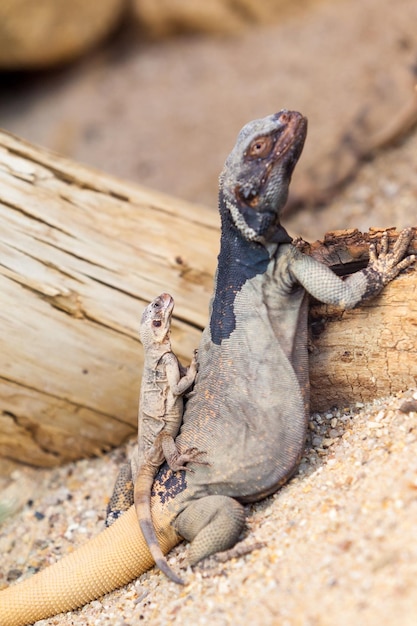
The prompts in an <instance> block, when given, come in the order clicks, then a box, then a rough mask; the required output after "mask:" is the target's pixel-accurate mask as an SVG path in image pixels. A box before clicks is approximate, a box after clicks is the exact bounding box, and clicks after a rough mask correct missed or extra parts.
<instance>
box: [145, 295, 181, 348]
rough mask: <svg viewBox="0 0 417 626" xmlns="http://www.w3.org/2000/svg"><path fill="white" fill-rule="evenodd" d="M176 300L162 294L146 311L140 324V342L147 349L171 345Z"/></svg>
mask: <svg viewBox="0 0 417 626" xmlns="http://www.w3.org/2000/svg"><path fill="white" fill-rule="evenodd" d="M173 309H174V299H173V297H172V296H170V295H169V294H168V293H161V295H160V296H158V297H157V298H155V300H153V301H152V302H151V303H150V304H148V306H147V307H146V309H145V310H144V312H143V314H142V319H141V322H140V340H141V342H142V343H143V345H144V346H145V347H146V346H148V345H150V344H151V343H152V344H161V345H162V344H166V343H169V333H170V330H171V317H172V311H173Z"/></svg>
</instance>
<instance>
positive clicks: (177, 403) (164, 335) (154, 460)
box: [132, 293, 199, 585]
mask: <svg viewBox="0 0 417 626" xmlns="http://www.w3.org/2000/svg"><path fill="white" fill-rule="evenodd" d="M173 309H174V300H173V298H172V296H170V295H169V294H167V293H163V294H161V295H160V296H158V297H157V298H155V300H154V301H153V302H151V303H150V304H149V305H148V306H147V307H146V309H145V311H144V312H143V315H142V319H141V324H140V338H141V342H142V345H143V347H144V351H145V363H144V368H143V370H144V371H143V376H142V384H141V391H140V402H139V416H138V447H137V453H136V454H135V455H134V457H133V459H132V476H133V477H135V476H136V479H134V483H135V487H134V502H135V508H136V513H137V516H138V521H139V525H140V528H141V530H142V533H143V536H144V538H145V540H146V543H147V544H148V546H149V549H150V551H151V554H152V556H153V558H154V559H155V563H156V564H157V566H158V567H159V569H160V570H162V571H163V572H164V573H165V574H166V575H167V576H168V577H169V578H170V579H171V580H172V581H174V582H176V583H178V584H180V585H181V584H184V583H183V580H182V579H181V578H180V577H179V576H177V574H175V572H173V570H172V569H171V568H170V567H169V565H168V563H167V561H166V559H165V557H164V555H163V553H162V551H161V549H160V547H159V544H158V540H157V537H156V535H155V531H154V528H153V524H152V515H151V489H152V484H153V481H154V478H155V475H156V473H157V471H158V469H159V468H160V466H161V465H162V463H163V462H164V461H166V462H167V463H168V465H169V467H170V468H171V470H173V471H174V472H178V471H179V470H186V469H187V468H186V467H185V464H186V463H189V462H190V461H194V462H198V456H199V452H198V451H197V450H194V449H193V450H185V451H183V452H181V451H179V450H178V449H177V446H176V445H175V441H174V439H175V437H176V436H177V434H178V431H179V429H180V426H181V422H182V414H183V406H184V404H183V394H184V393H185V392H186V391H187V390H188V389H189V388H190V386H191V385H192V383H193V382H194V379H195V375H196V372H197V364H196V360H195V358H194V359H193V361H192V363H191V365H190V367H189V368H187V369H186V370H184V373H183V372H182V369H183V368H182V367H181V366H180V364H179V361H178V359H177V357H176V356H175V354H174V353H173V352H172V348H171V341H170V333H171V318H172V311H173Z"/></svg>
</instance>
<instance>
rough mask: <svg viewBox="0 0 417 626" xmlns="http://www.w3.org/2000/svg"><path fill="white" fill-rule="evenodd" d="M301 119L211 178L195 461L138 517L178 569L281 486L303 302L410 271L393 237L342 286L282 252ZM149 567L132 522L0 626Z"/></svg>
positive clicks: (236, 531) (82, 551) (277, 117)
mask: <svg viewBox="0 0 417 626" xmlns="http://www.w3.org/2000/svg"><path fill="white" fill-rule="evenodd" d="M306 131H307V121H306V119H305V118H304V117H303V116H302V115H301V114H300V113H297V112H293V111H287V110H283V111H280V112H279V113H276V114H274V115H270V116H268V117H265V118H263V119H260V120H255V121H253V122H250V123H249V124H247V125H246V126H245V127H244V128H243V129H242V131H241V132H240V134H239V135H238V138H237V142H236V145H235V147H234V149H233V150H232V152H231V154H230V155H229V157H228V158H227V160H226V163H225V166H224V169H223V172H222V174H221V176H220V190H219V208H220V214H221V221H222V229H221V246H220V253H219V258H218V268H217V273H216V279H215V286H214V294H213V298H212V301H211V306H210V321H209V324H208V326H207V328H206V329H205V330H204V332H203V336H202V339H201V343H200V347H199V350H198V360H199V373H198V376H197V379H196V383H195V386H194V390H193V394H191V396H190V398H189V400H188V402H187V406H186V409H185V412H184V416H183V425H182V427H181V431H180V434H179V436H178V437H177V440H176V443H177V445H178V446H179V448H180V449H188V448H197V449H200V450H204V451H205V453H206V456H205V460H206V461H207V462H208V464H207V465H196V467H195V470H194V472H193V473H191V472H187V473H186V472H184V471H181V472H175V473H174V472H172V470H170V469H169V467H168V466H167V464H164V465H163V466H162V468H161V469H160V470H159V472H158V474H157V476H156V478H155V483H154V488H153V496H152V516H153V522H154V524H155V530H156V533H157V537H158V541H159V544H160V546H161V548H162V550H163V552H164V553H166V552H167V551H169V550H170V549H171V548H172V547H173V546H174V545H175V544H176V543H178V542H179V541H180V540H181V538H185V539H187V540H189V541H191V545H190V549H189V562H190V563H191V564H194V563H197V562H198V561H199V560H200V559H203V558H204V557H205V556H208V555H209V554H213V553H215V552H216V551H220V550H226V549H228V548H230V547H232V546H233V545H234V544H235V542H236V541H237V539H238V537H239V535H240V532H241V530H242V528H243V526H244V520H245V514H244V508H243V504H244V503H246V502H255V501H257V500H260V499H262V498H264V497H265V496H267V495H269V494H271V493H274V492H275V491H276V490H277V489H278V488H279V487H280V486H281V485H282V484H283V483H284V482H285V481H287V480H288V478H289V477H290V476H291V475H292V474H293V472H294V470H295V468H296V467H297V464H298V462H299V459H300V456H301V453H302V450H303V447H304V441H305V435H306V427H307V418H308V396H309V383H308V356H307V304H308V293H310V294H312V295H313V296H314V297H315V298H316V299H318V300H321V301H323V302H328V303H332V304H335V305H339V306H343V307H345V308H351V307H354V306H356V305H358V304H360V303H361V302H363V301H365V300H366V299H368V298H370V297H372V296H374V295H376V294H377V293H379V292H380V291H381V289H382V288H383V286H384V285H385V284H386V283H388V282H389V281H390V280H392V279H393V278H395V276H397V275H398V273H399V272H400V271H401V270H403V269H405V268H406V267H408V266H409V265H410V264H411V263H413V262H414V260H415V257H414V256H413V255H411V256H408V257H406V258H403V257H404V255H405V254H406V250H407V247H408V243H409V241H410V239H411V236H412V231H411V229H408V230H404V231H403V232H402V233H401V235H400V236H399V238H398V240H397V241H396V243H395V245H394V248H393V250H392V252H389V251H388V243H387V237H384V238H383V242H382V246H381V248H382V249H381V251H380V254H379V256H378V255H377V253H376V251H375V248H374V247H371V248H370V263H369V265H368V267H367V268H366V269H364V270H362V271H360V272H357V273H356V274H353V275H352V276H350V277H348V278H347V279H346V280H344V281H343V280H341V279H340V278H338V277H337V276H336V275H335V274H333V272H332V271H331V270H330V269H329V268H326V267H325V266H323V265H321V264H320V263H318V262H317V261H315V260H314V259H312V258H311V257H308V256H306V255H304V254H303V253H302V252H301V251H300V250H299V249H298V248H297V247H296V246H293V245H292V244H291V238H290V237H289V236H288V234H287V232H286V230H285V229H284V228H283V227H282V225H281V223H280V213H281V210H282V208H283V206H284V205H285V202H286V199H287V195H288V187H289V183H290V180H291V175H292V172H293V169H294V167H295V164H296V163H297V160H298V158H299V156H300V154H301V151H302V148H303V145H304V140H305V136H306ZM151 564H153V560H152V557H151V555H150V554H149V551H148V550H147V549H146V544H145V541H144V539H143V536H142V534H141V533H140V532H139V528H138V524H137V520H136V515H135V510H134V507H131V508H130V509H129V510H128V511H127V512H126V513H125V514H123V515H122V516H121V517H120V519H118V520H117V522H116V523H115V524H113V525H112V526H111V527H110V528H108V529H106V530H105V531H104V532H102V533H100V534H99V535H97V537H95V538H94V539H92V540H91V541H89V542H87V543H86V544H85V545H84V546H82V547H81V548H79V549H78V550H77V551H75V552H74V553H72V554H70V555H68V556H66V557H65V558H63V559H62V560H61V561H58V562H57V563H56V564H55V565H53V566H51V567H49V568H46V569H45V570H43V571H42V572H40V573H39V574H37V575H35V576H34V577H33V578H30V579H28V580H26V581H24V582H23V583H21V584H18V585H16V586H13V587H10V588H9V589H7V590H5V591H3V592H1V593H0V624H2V625H3V624H4V625H7V626H19V625H22V624H26V623H30V622H33V621H35V620H36V619H40V618H42V617H46V616H48V615H53V614H54V613H58V612H61V611H68V610H70V609H73V608H75V607H78V606H81V605H83V604H85V603H87V602H89V601H90V600H92V599H94V598H97V597H99V596H100V595H102V594H104V593H106V592H108V591H110V590H112V589H115V588H116V587H119V586H121V585H124V584H125V583H127V582H128V581H129V580H132V579H133V578H136V577H137V576H138V575H139V574H140V573H142V572H143V571H145V570H146V569H148V568H149V567H150V565H151Z"/></svg>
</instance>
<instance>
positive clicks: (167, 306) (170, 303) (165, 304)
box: [158, 293, 174, 315]
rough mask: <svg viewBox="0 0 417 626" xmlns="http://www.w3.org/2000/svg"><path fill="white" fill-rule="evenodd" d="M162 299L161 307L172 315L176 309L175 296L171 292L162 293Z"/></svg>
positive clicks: (160, 297)
mask: <svg viewBox="0 0 417 626" xmlns="http://www.w3.org/2000/svg"><path fill="white" fill-rule="evenodd" d="M158 299H159V300H160V304H161V308H162V309H163V310H164V311H165V313H166V314H167V315H171V314H172V311H173V310H174V298H173V297H172V296H170V295H169V293H161V295H160V296H159V298H158Z"/></svg>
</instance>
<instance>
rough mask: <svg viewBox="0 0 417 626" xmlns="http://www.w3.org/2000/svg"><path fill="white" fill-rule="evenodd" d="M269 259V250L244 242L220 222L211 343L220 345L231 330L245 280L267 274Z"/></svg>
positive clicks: (235, 231) (231, 226) (234, 322)
mask: <svg viewBox="0 0 417 626" xmlns="http://www.w3.org/2000/svg"><path fill="white" fill-rule="evenodd" d="M269 260H270V259H269V254H268V251H267V250H266V248H265V247H264V246H263V245H262V244H260V243H257V242H255V241H246V240H245V239H243V237H242V236H241V235H240V234H239V232H238V231H237V229H236V228H235V227H234V226H233V225H232V224H231V223H229V224H225V223H223V227H222V236H221V243H220V253H219V258H218V270H217V283H216V290H215V293H214V300H213V311H212V314H211V318H210V332H211V340H212V342H213V343H215V344H217V345H220V344H221V342H222V340H223V339H227V338H228V337H229V336H230V334H231V333H232V332H233V331H234V329H235V327H236V311H235V310H234V302H235V298H236V295H237V294H238V293H239V291H240V290H241V289H242V287H243V285H244V284H245V283H246V281H247V280H250V279H251V278H254V277H255V276H256V275H257V274H263V273H264V272H265V271H266V269H267V267H268V263H269Z"/></svg>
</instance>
